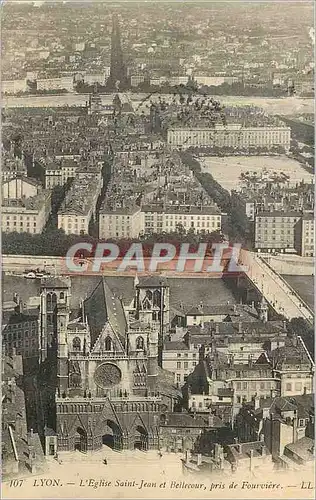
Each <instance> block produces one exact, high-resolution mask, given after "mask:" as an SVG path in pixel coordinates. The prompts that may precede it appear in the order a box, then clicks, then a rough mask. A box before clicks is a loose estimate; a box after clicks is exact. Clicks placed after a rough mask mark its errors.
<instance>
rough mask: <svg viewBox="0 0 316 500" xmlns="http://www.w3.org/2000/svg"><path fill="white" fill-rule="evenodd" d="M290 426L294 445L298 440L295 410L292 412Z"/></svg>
mask: <svg viewBox="0 0 316 500" xmlns="http://www.w3.org/2000/svg"><path fill="white" fill-rule="evenodd" d="M292 425H293V443H296V441H297V439H298V435H297V412H296V410H294V417H293V420H292Z"/></svg>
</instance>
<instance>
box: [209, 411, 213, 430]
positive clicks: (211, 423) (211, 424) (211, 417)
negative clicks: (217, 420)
mask: <svg viewBox="0 0 316 500" xmlns="http://www.w3.org/2000/svg"><path fill="white" fill-rule="evenodd" d="M208 426H209V427H214V415H213V414H212V413H210V414H209V416H208Z"/></svg>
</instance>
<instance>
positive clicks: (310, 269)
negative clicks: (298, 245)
mask: <svg viewBox="0 0 316 500" xmlns="http://www.w3.org/2000/svg"><path fill="white" fill-rule="evenodd" d="M264 259H265V261H266V262H267V263H268V264H269V265H270V266H271V267H272V269H273V270H274V271H276V272H277V273H278V274H290V275H291V274H292V275H298V276H313V275H314V267H315V264H314V259H313V257H299V256H289V255H282V256H273V257H271V256H268V255H265V256H264Z"/></svg>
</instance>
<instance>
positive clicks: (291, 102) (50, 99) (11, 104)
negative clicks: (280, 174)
mask: <svg viewBox="0 0 316 500" xmlns="http://www.w3.org/2000/svg"><path fill="white" fill-rule="evenodd" d="M125 95H126V96H127V97H128V98H129V99H130V100H131V101H132V103H133V105H134V109H136V108H137V107H139V112H140V111H142V110H144V111H146V109H147V110H148V108H146V104H148V102H145V105H144V106H139V105H140V103H141V102H142V101H143V100H145V99H146V97H148V96H150V99H152V100H155V99H157V98H158V97H159V96H160V97H162V98H163V99H165V100H166V101H168V100H171V99H173V94H160V93H159V92H154V93H151V94H147V93H139V94H138V93H132V92H126V93H125ZM113 96H114V94H100V97H101V101H102V104H110V103H111V102H112V99H113ZM88 100H89V94H75V93H69V94H60V95H45V96H39V95H29V96H23V97H17V96H3V103H2V106H3V108H33V107H34V108H37V107H40V108H45V107H46V108H49V107H51V108H55V107H63V106H85V105H86V102H87V101H88ZM218 100H219V101H221V102H222V103H223V104H224V105H226V106H233V105H240V106H242V105H243V106H247V105H254V106H258V107H260V108H263V109H264V110H265V111H266V112H267V113H269V114H271V115H293V114H297V113H314V99H312V98H300V97H282V98H274V97H273V98H272V97H270V98H269V97H245V96H218ZM148 112H149V110H148Z"/></svg>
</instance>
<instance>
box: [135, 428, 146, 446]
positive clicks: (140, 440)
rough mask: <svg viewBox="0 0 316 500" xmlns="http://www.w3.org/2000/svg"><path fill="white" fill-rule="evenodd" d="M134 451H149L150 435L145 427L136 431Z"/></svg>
mask: <svg viewBox="0 0 316 500" xmlns="http://www.w3.org/2000/svg"><path fill="white" fill-rule="evenodd" d="M134 449H135V450H141V451H147V450H148V434H147V432H146V430H145V429H144V427H141V426H140V425H139V426H137V427H136V430H135V439H134Z"/></svg>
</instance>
